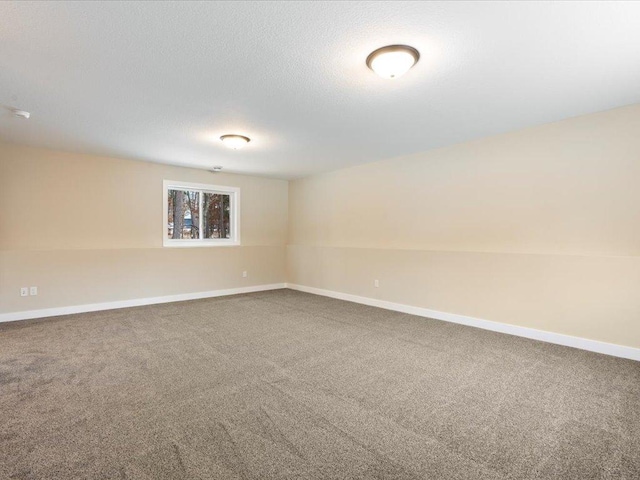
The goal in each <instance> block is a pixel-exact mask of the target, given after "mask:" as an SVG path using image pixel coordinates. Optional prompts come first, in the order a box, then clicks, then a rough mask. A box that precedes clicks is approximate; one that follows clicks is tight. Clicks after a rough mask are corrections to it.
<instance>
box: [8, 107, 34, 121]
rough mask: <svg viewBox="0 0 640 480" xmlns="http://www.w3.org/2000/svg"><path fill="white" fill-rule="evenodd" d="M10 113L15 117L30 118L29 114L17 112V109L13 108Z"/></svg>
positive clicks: (22, 111)
mask: <svg viewBox="0 0 640 480" xmlns="http://www.w3.org/2000/svg"><path fill="white" fill-rule="evenodd" d="M12 112H13V114H14V115H15V116H16V117H22V118H26V119H28V118H29V117H30V116H31V114H30V113H29V112H25V111H24V110H18V109H17V108H14V109H13V110H12Z"/></svg>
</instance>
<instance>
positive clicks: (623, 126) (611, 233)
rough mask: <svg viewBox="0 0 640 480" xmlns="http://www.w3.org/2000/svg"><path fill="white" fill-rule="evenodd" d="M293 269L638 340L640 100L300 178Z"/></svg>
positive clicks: (526, 322)
mask: <svg viewBox="0 0 640 480" xmlns="http://www.w3.org/2000/svg"><path fill="white" fill-rule="evenodd" d="M425 134H427V135H428V132H426V133H425ZM287 268H288V280H289V282H291V283H295V284H301V285H306V286H311V287H317V288H323V289H328V290H334V291H339V292H343V293H350V294H355V295H362V296H367V297H372V298H379V299H382V300H387V301H392V302H398V303H403V304H407V305H413V306H418V307H424V308H430V309H434V310H440V311H443V312H449V313H457V314H462V315H468V316H473V317H478V318H483V319H486V320H494V321H498V322H504V323H509V324H514V325H519V326H525V327H531V328H537V329H542V330H547V331H551V332H556V333H563V334H568V335H574V336H578V337H584V338H589V339H593V340H600V341H604V342H611V343H616V344H621V345H626V346H632V347H640V106H637V105H636V106H631V107H625V108H620V109H616V110H611V111H607V112H603V113H599V114H595V115H587V116H583V117H578V118H574V119H569V120H565V121H562V122H558V123H554V124H549V125H544V126H540V127H536V128H531V129H526V130H523V131H519V132H514V133H509V134H504V135H499V136H495V137H491V138H485V139H481V140H477V141H472V142H468V143H465V144H461V145H456V146H453V147H448V148H443V149H439V150H435V151H430V152H426V153H421V154H416V155H411V156H407V157H402V158H397V159H393V160H386V161H381V162H376V163H371V164H366V165H362V166H358V167H353V168H349V169H344V170H340V171H336V172H333V173H329V174H325V175H318V176H314V177H309V178H306V179H301V180H297V181H294V182H291V184H290V188H289V247H288V252H287ZM374 279H379V281H380V287H379V288H374V287H373V280H374Z"/></svg>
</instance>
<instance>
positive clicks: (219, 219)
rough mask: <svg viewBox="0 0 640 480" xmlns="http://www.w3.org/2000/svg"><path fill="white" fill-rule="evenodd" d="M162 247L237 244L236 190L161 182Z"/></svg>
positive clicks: (238, 199)
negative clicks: (162, 199)
mask: <svg viewBox="0 0 640 480" xmlns="http://www.w3.org/2000/svg"><path fill="white" fill-rule="evenodd" d="M162 228H163V234H164V237H163V239H164V240H163V245H164V246H165V247H201V246H220V245H240V189H239V188H234V187H220V186H218V185H202V184H199V183H185V182H173V181H169V180H165V181H164V219H163V225H162Z"/></svg>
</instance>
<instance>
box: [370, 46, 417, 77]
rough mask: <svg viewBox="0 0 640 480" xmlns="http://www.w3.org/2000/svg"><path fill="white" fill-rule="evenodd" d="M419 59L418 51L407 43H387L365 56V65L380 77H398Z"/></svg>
mask: <svg viewBox="0 0 640 480" xmlns="http://www.w3.org/2000/svg"><path fill="white" fill-rule="evenodd" d="M419 59H420V52H418V50H416V49H415V48H413V47H409V46H408V45H388V46H386V47H382V48H379V49H377V50H375V51H373V52H371V53H370V54H369V56H368V57H367V67H369V68H370V69H371V70H373V71H374V72H376V73H377V74H378V75H379V76H381V77H382V78H398V77H401V76H402V75H404V74H405V73H407V72H408V71H409V69H411V67H413V66H414V65H415V64H416V63H418V60H419Z"/></svg>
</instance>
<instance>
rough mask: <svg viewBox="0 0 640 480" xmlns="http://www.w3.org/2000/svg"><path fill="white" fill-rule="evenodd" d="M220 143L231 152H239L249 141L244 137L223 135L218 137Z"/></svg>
mask: <svg viewBox="0 0 640 480" xmlns="http://www.w3.org/2000/svg"><path fill="white" fill-rule="evenodd" d="M220 140H222V143H224V144H225V145H226V146H227V147H229V148H231V149H233V150H239V149H241V148H243V147H244V146H245V145H246V144H247V143H249V142H250V141H251V140H250V139H249V137H245V136H244V135H223V136H221V137H220Z"/></svg>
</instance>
